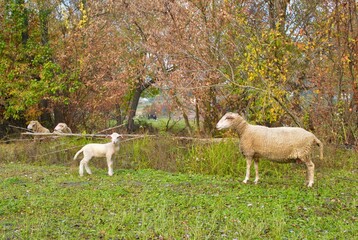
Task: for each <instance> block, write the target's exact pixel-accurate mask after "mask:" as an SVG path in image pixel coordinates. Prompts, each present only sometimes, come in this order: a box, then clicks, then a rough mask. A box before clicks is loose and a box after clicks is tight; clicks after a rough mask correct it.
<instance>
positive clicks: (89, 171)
mask: <svg viewBox="0 0 358 240" xmlns="http://www.w3.org/2000/svg"><path fill="white" fill-rule="evenodd" d="M89 160H91V158H90V159H88V160H87V161H85V168H86V172H87V173H88V174H92V171H91V169H90V168H89V166H88V162H89Z"/></svg>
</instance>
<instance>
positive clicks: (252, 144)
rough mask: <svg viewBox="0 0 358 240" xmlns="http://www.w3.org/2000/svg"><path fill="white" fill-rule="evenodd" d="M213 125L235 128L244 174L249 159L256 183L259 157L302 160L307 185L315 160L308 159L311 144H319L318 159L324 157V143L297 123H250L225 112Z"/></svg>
mask: <svg viewBox="0 0 358 240" xmlns="http://www.w3.org/2000/svg"><path fill="white" fill-rule="evenodd" d="M216 128H217V129H219V130H221V129H226V128H231V129H234V130H236V131H237V133H238V134H239V138H240V144H239V145H240V150H241V152H242V153H243V155H244V156H245V158H246V177H245V179H244V181H243V182H244V183H247V181H248V180H249V178H250V167H251V163H252V160H254V165H255V173H256V178H255V181H254V182H255V184H257V183H258V181H259V173H258V163H259V158H261V157H264V158H268V159H270V160H275V161H277V162H293V161H302V162H304V163H305V164H306V166H307V182H306V183H307V186H308V187H312V185H313V182H314V164H313V162H312V161H311V159H310V155H311V150H312V146H313V145H318V146H319V147H320V159H321V160H322V159H323V144H322V142H321V141H320V140H318V138H317V137H316V136H315V135H314V134H312V133H310V132H308V131H306V130H304V129H303V128H298V127H277V128H268V127H265V126H260V125H251V124H249V123H247V122H246V121H245V119H244V118H242V117H241V116H240V115H239V114H237V113H230V112H229V113H226V114H225V115H224V116H223V117H222V118H221V119H220V121H219V122H218V123H217V125H216Z"/></svg>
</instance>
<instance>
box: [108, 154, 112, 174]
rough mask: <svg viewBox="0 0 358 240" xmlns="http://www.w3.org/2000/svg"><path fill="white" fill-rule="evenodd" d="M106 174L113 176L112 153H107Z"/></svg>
mask: <svg viewBox="0 0 358 240" xmlns="http://www.w3.org/2000/svg"><path fill="white" fill-rule="evenodd" d="M107 165H108V175H109V176H113V161H112V155H107Z"/></svg>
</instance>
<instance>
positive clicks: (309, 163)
mask: <svg viewBox="0 0 358 240" xmlns="http://www.w3.org/2000/svg"><path fill="white" fill-rule="evenodd" d="M305 164H306V166H307V181H308V184H307V187H312V185H313V182H314V163H313V162H312V161H311V160H310V159H305Z"/></svg>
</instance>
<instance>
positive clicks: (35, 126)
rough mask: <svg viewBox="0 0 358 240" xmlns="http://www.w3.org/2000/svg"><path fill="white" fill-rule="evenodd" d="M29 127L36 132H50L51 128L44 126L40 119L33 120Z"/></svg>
mask: <svg viewBox="0 0 358 240" xmlns="http://www.w3.org/2000/svg"><path fill="white" fill-rule="evenodd" d="M27 129H29V130H31V131H33V132H34V133H50V130H48V129H47V128H45V127H43V126H42V125H41V124H40V123H39V122H38V121H31V122H30V123H29V125H28V126H27Z"/></svg>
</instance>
